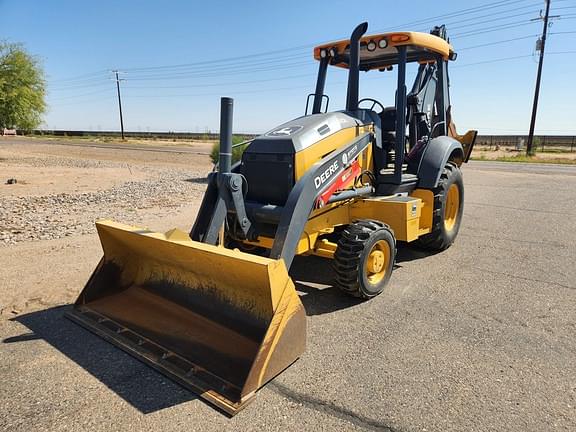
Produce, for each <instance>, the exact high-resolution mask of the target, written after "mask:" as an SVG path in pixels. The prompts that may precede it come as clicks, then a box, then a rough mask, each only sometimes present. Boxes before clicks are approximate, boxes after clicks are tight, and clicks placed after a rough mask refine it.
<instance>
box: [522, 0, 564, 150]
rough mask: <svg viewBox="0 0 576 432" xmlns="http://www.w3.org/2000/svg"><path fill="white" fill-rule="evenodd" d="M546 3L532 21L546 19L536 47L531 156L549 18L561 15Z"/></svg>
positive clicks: (530, 143)
mask: <svg viewBox="0 0 576 432" xmlns="http://www.w3.org/2000/svg"><path fill="white" fill-rule="evenodd" d="M544 2H545V3H546V12H545V13H544V16H543V17H542V11H540V16H539V17H538V18H534V19H533V20H532V21H536V20H544V27H543V28H542V37H541V38H540V44H539V46H538V45H537V46H536V49H538V48H539V49H540V60H539V61H538V74H537V75H536V88H535V90H534V102H533V103H532V118H531V119H530V132H528V142H527V144H526V154H527V155H528V156H530V155H531V154H532V142H533V140H534V127H535V126H536V112H537V111H538V96H539V95H540V80H541V79H542V63H544V48H545V47H546V34H547V33H548V20H549V18H558V17H559V15H556V16H553V17H551V16H550V2H551V0H544Z"/></svg>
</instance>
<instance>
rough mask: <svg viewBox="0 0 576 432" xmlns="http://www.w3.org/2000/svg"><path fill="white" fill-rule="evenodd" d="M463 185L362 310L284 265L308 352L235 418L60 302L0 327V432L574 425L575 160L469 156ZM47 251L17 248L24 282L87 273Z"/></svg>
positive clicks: (315, 265) (323, 279)
mask: <svg viewBox="0 0 576 432" xmlns="http://www.w3.org/2000/svg"><path fill="white" fill-rule="evenodd" d="M464 180H465V185H466V198H465V215H464V221H463V225H462V228H461V231H460V235H459V237H458V239H457V241H456V243H455V244H454V245H453V246H452V247H451V248H450V249H448V250H447V251H445V252H443V253H439V254H435V255H426V254H424V253H421V252H419V251H416V250H412V249H410V248H406V247H401V248H400V251H399V259H398V262H397V266H396V269H395V271H394V274H393V276H392V280H391V284H390V286H389V289H388V291H387V292H385V293H383V294H382V295H380V296H379V297H377V298H375V299H373V300H371V301H368V302H358V301H355V300H351V299H348V298H347V297H345V296H343V295H342V294H340V293H339V292H338V291H337V290H336V289H334V288H332V287H331V285H330V281H331V278H330V271H329V264H328V263H326V262H325V261H323V260H321V259H312V258H306V259H299V260H298V261H297V262H296V263H295V267H294V268H293V269H292V272H291V273H292V276H293V278H294V279H295V280H296V281H297V288H298V290H299V291H300V292H301V298H302V301H303V303H304V305H305V308H306V312H307V315H308V348H307V351H306V353H305V354H304V356H303V357H302V358H301V359H300V360H298V361H297V362H296V363H295V364H294V365H292V367H290V368H289V369H287V370H286V371H285V372H284V373H283V374H281V375H280V376H279V377H277V378H276V379H275V380H274V381H273V382H271V383H270V384H269V385H267V386H266V387H265V388H264V389H263V390H261V391H260V392H259V394H258V396H257V398H256V400H255V402H254V403H253V404H252V405H250V406H249V407H247V408H246V410H245V411H243V412H242V413H240V414H239V415H238V416H236V417H234V418H232V419H230V418H228V417H226V416H224V415H223V414H221V413H220V412H218V411H216V410H214V409H213V408H212V407H211V406H210V405H208V404H206V403H204V402H203V401H202V400H201V399H198V398H197V397H196V396H195V395H194V394H191V393H189V392H188V391H186V390H184V389H182V388H181V387H179V386H178V385H176V384H174V383H172V382H171V381H169V380H168V379H166V378H164V377H163V376H162V375H160V374H158V373H157V372H155V371H153V370H151V369H149V368H148V367H146V366H144V365H143V364H141V363H140V362H138V361H137V360H134V359H133V358H131V357H129V356H128V355H126V354H124V353H123V352H121V351H119V350H117V349H116V348H113V347H112V346H111V345H109V344H108V343H106V342H104V341H102V340H100V339H99V338H97V337H95V336H93V335H92V334H91V333H89V332H87V331H85V330H83V329H82V328H79V327H78V326H76V325H75V324H73V323H71V322H69V321H67V320H65V319H64V318H63V316H62V315H63V312H64V311H65V310H66V308H67V307H68V306H61V307H51V308H47V309H43V310H39V311H36V312H31V313H27V314H23V315H18V316H15V317H14V318H12V319H10V320H3V321H0V430H10V431H30V430H58V431H59V430H74V431H76V430H102V431H104V430H106V431H110V430H134V431H136V430H163V431H169V430H186V431H194V430H198V431H209V430H218V431H220V430H239V431H240V430H241V431H246V430H281V431H288V430H315V431H320V430H330V431H332V430H383V431H490V430H493V431H549V430H566V431H573V430H576V337H575V334H576V262H575V257H576V206H575V202H576V167H564V166H562V167H558V166H549V165H533V164H526V165H519V164H501V163H490V162H476V163H471V164H469V165H468V166H466V167H465V169H464ZM171 222H172V221H171V220H165V221H163V223H165V224H170V223H171ZM92 241H95V238H93V236H92V237H89V238H87V239H85V240H82V241H80V243H79V244H80V245H84V244H88V242H92ZM96 249H97V247H96V246H90V247H87V248H83V247H78V248H77V249H75V250H74V251H73V253H75V254H80V255H82V254H85V255H86V259H92V258H93V255H94V254H95V253H97V251H96ZM5 251H6V250H4V252H5ZM58 253H61V255H59V256H60V257H61V260H65V255H64V252H58V251H55V252H54V254H58ZM67 253H71V252H70V251H68V252H67ZM59 256H58V255H53V254H50V253H44V254H42V253H39V254H38V255H36V256H32V255H30V254H23V257H22V259H23V260H28V261H24V263H25V264H27V265H28V268H29V269H30V271H31V272H32V271H34V269H43V271H38V272H37V275H36V276H35V279H32V280H31V279H30V277H26V278H24V280H26V281H27V282H26V283H38V284H42V283H50V279H49V278H47V277H46V272H51V271H60V272H68V273H69V275H70V276H69V277H70V278H71V279H74V280H78V281H80V280H85V278H87V276H88V275H87V270H86V269H85V268H84V267H82V268H81V269H78V268H68V267H66V266H65V265H64V264H65V263H62V267H60V266H59V265H58V262H57V261H58V259H59V258H58V257H59ZM94 264H95V263H94ZM47 280H48V282H46V281H47ZM0 282H1V281H0ZM80 288H81V287H80V286H78V289H80Z"/></svg>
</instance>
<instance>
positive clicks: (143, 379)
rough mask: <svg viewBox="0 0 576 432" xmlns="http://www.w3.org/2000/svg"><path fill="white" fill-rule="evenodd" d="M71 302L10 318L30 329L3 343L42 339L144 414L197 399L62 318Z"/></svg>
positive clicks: (110, 345) (130, 357)
mask: <svg viewBox="0 0 576 432" xmlns="http://www.w3.org/2000/svg"><path fill="white" fill-rule="evenodd" d="M70 307H71V306H58V307H54V308H50V309H45V310H41V311H38V312H32V313H28V314H25V315H21V316H18V317H15V318H12V320H13V321H16V322H19V323H20V324H23V325H24V326H26V327H28V329H30V330H31V332H32V333H25V334H23V335H19V336H12V337H9V338H6V339H4V340H3V341H2V342H3V343H26V341H28V340H33V339H44V340H45V341H46V342H48V343H49V344H50V345H51V346H53V347H54V348H56V349H57V350H58V351H60V352H61V353H62V354H64V355H65V356H66V357H68V358H69V359H70V360H72V361H73V362H74V363H76V364H77V365H79V366H80V367H82V368H83V369H84V370H85V371H87V372H88V373H90V374H91V375H93V376H94V377H95V378H96V379H98V380H99V381H100V382H102V383H103V384H104V385H106V386H107V387H108V388H109V389H110V390H112V391H113V392H114V393H116V394H117V395H118V396H120V397H121V398H122V399H124V400H125V401H126V402H128V403H129V404H130V405H132V406H133V407H134V408H136V409H137V410H138V411H140V412H141V413H143V414H149V413H152V412H155V411H159V410H162V409H164V408H169V407H171V406H175V405H179V404H181V403H184V402H188V401H191V400H195V399H198V396H196V395H194V394H193V393H191V392H189V391H188V390H186V389H184V388H183V387H180V386H179V385H178V384H176V383H174V382H173V381H171V380H169V379H168V378H165V377H164V376H163V375H161V374H160V373H158V372H156V371H155V370H153V369H152V368H150V367H148V366H146V365H145V364H144V363H141V362H139V361H138V360H136V359H135V358H134V357H132V356H130V355H128V354H126V353H125V352H123V351H122V350H120V349H118V348H116V347H115V346H113V345H112V344H110V343H108V342H106V341H104V340H102V339H101V338H99V337H98V336H96V335H94V334H92V333H90V332H89V331H88V330H86V329H84V328H82V327H80V326H79V325H77V324H75V323H73V322H71V321H69V320H67V319H66V318H64V313H65V312H66V311H67V310H68V309H69V308H70Z"/></svg>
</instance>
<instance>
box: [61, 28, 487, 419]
mask: <svg viewBox="0 0 576 432" xmlns="http://www.w3.org/2000/svg"><path fill="white" fill-rule="evenodd" d="M367 27H368V25H367V23H362V24H360V25H359V26H357V27H356V28H355V29H354V31H353V32H352V34H351V37H350V39H346V40H341V41H337V42H333V43H328V44H323V45H321V46H318V47H316V48H315V49H314V58H315V59H316V60H318V62H319V69H318V76H317V81H316V88H315V91H314V93H312V94H310V95H309V97H308V101H311V104H308V103H307V104H306V112H305V115H304V116H302V117H299V118H297V119H294V120H292V121H289V122H287V123H285V124H282V125H280V126H279V127H276V128H274V129H272V130H270V131H269V132H267V133H264V134H262V135H260V136H258V137H256V138H254V139H253V140H252V141H251V142H250V143H249V144H248V146H247V147H246V149H245V151H244V152H243V154H242V158H241V160H240V161H239V162H237V163H234V164H232V162H231V153H232V110H233V107H232V104H233V101H232V99H230V98H222V99H221V117H220V125H221V127H220V155H219V164H218V169H217V170H216V171H215V172H213V173H211V174H210V175H209V177H208V186H207V189H206V192H205V195H204V198H203V200H202V204H201V207H200V210H199V213H198V216H197V219H196V221H195V223H194V225H193V227H192V229H191V231H190V232H189V233H186V232H183V231H180V230H177V229H173V230H171V231H168V232H166V233H157V232H153V231H151V230H148V229H146V228H139V227H133V226H128V225H123V224H120V223H116V222H112V221H106V220H104V221H99V222H97V224H96V226H97V230H98V234H99V236H100V240H101V243H102V248H103V251H104V256H103V258H102V260H101V261H100V263H99V264H98V266H97V268H96V270H95V271H94V273H93V274H92V276H91V277H90V279H89V281H88V282H87V284H86V286H85V288H84V289H83V291H82V292H81V294H80V296H79V298H78V300H77V301H76V303H75V305H74V307H73V308H72V309H71V311H70V312H68V317H70V318H71V319H73V320H74V321H76V322H78V323H80V324H81V325H83V326H85V327H87V328H88V329H90V330H91V331H93V332H95V333H97V334H98V335H100V336H101V337H103V338H105V339H107V340H108V341H110V342H112V343H114V344H116V345H118V346H119V347H121V348H122V349H124V350H126V351H127V352H129V353H131V354H132V355H134V356H135V357H137V358H138V359H140V360H142V361H144V362H146V363H147V364H149V365H151V366H152V367H154V368H156V369H158V370H159V371H161V372H162V373H164V374H166V375H168V376H170V377H171V378H173V379H174V380H176V381H177V382H179V383H180V384H182V385H183V386H185V387H187V388H189V389H191V390H193V391H195V392H197V393H198V394H200V395H201V396H202V397H203V398H205V399H206V400H208V401H209V402H211V403H213V404H214V405H216V406H217V407H219V408H220V409H222V410H224V411H225V412H227V413H228V414H230V415H234V414H235V413H236V412H238V411H239V410H240V409H242V408H243V407H244V406H245V405H246V404H247V403H248V402H250V401H251V400H252V399H253V397H254V395H255V393H256V391H257V390H258V389H259V388H260V387H262V386H263V385H264V384H265V383H266V382H268V381H269V380H271V379H272V378H274V377H275V376H276V375H277V374H279V373H280V372H282V370H284V369H285V368H286V367H288V366H289V365H290V364H292V363H293V362H294V361H295V360H296V359H297V358H298V357H299V356H300V355H301V354H302V353H303V352H304V349H305V339H306V315H305V311H304V308H303V305H302V303H301V301H300V299H299V296H298V294H297V291H296V289H295V285H294V283H293V281H292V280H291V278H290V277H289V273H288V271H289V269H290V267H291V265H292V261H293V259H294V257H295V256H296V255H317V256H320V257H324V258H327V259H331V260H333V264H334V265H333V269H334V280H335V285H337V286H338V287H339V288H341V289H342V291H343V292H344V293H346V294H348V295H351V296H355V297H359V298H362V299H370V298H372V297H374V296H376V295H378V294H379V293H381V292H382V291H383V290H384V288H385V287H386V286H387V284H388V282H389V280H390V277H391V274H392V269H393V266H394V261H395V256H396V247H397V243H398V242H403V243H411V242H414V243H417V244H418V245H419V246H420V247H422V248H426V249H429V250H436V251H438V250H443V249H445V248H447V247H449V246H450V245H451V244H452V243H453V242H454V240H455V238H456V235H457V233H458V229H459V227H460V223H461V219H462V210H463V202H464V186H463V181H462V175H461V171H460V167H461V165H462V164H463V163H464V162H467V161H468V158H469V156H470V152H471V150H472V147H473V145H474V140H475V137H476V131H470V132H468V133H466V134H465V135H462V136H461V135H458V134H457V133H456V129H455V127H454V124H453V122H452V119H451V107H450V99H449V91H448V90H449V88H448V63H449V61H452V60H455V59H456V54H455V52H454V51H453V49H452V47H451V45H450V44H449V42H448V39H447V36H446V30H445V28H444V26H441V27H435V28H434V29H433V30H432V31H431V33H430V34H426V33H416V32H393V33H384V34H377V35H372V36H364V35H365V33H366V31H367ZM410 64H414V65H415V66H416V67H417V73H416V78H415V80H414V83H413V85H412V87H411V90H410V91H408V90H407V87H406V69H407V66H408V65H410ZM328 66H333V67H338V68H344V69H347V71H348V87H347V95H346V105H345V109H343V110H340V111H334V112H327V106H328V104H329V97H328V96H327V95H326V94H325V93H324V87H325V82H326V75H327V70H328ZM393 69H395V75H392V76H395V77H396V78H395V79H396V80H397V84H396V95H395V103H394V105H393V106H385V105H384V104H382V103H381V102H380V101H378V100H377V99H374V98H365V99H359V76H360V72H361V71H380V72H383V73H385V74H388V75H390V74H393V72H389V71H391V70H393ZM364 105H368V106H364ZM309 108H310V111H311V112H310V113H308V110H309Z"/></svg>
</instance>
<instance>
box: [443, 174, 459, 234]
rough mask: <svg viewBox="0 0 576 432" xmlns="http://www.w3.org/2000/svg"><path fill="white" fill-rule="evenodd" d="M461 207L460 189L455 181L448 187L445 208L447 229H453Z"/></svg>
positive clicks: (445, 225) (445, 226)
mask: <svg viewBox="0 0 576 432" xmlns="http://www.w3.org/2000/svg"><path fill="white" fill-rule="evenodd" d="M459 208H460V190H459V189H458V186H457V185H456V184H455V183H454V184H452V185H451V186H450V188H449V189H448V194H447V195H446V206H445V208H444V228H446V231H452V228H454V225H456V221H457V220H458V210H459Z"/></svg>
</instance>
